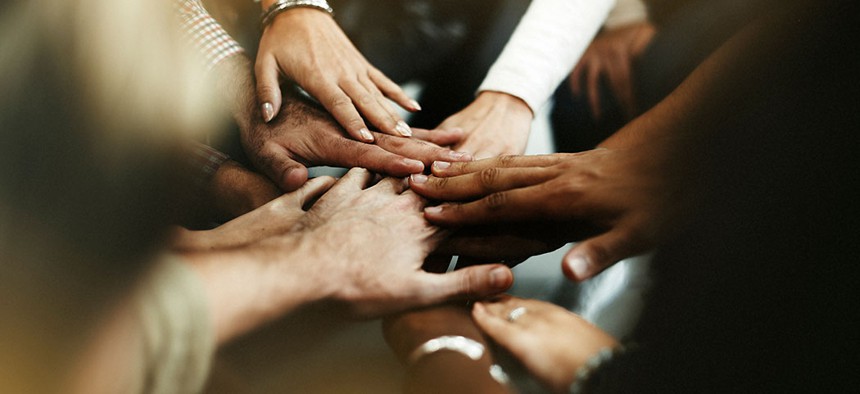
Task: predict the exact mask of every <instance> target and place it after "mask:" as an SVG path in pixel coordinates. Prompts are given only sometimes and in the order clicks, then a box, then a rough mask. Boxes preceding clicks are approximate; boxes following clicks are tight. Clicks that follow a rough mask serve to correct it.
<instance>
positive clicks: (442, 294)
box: [419, 264, 514, 305]
mask: <svg viewBox="0 0 860 394" xmlns="http://www.w3.org/2000/svg"><path fill="white" fill-rule="evenodd" d="M425 278H426V281H427V282H429V283H426V285H425V286H423V289H424V290H423V291H422V293H423V294H422V296H423V299H422V301H423V303H424V304H425V305H432V304H438V303H440V302H445V301H452V300H463V299H480V298H486V297H489V296H492V295H496V294H500V293H502V292H504V291H505V290H507V289H509V288H510V287H511V285H512V284H513V283H514V274H513V272H511V269H510V268H508V267H506V266H504V265H501V264H492V265H480V266H474V267H467V268H463V269H460V270H456V271H453V272H449V273H446V274H426V277H425ZM419 288H422V287H419Z"/></svg>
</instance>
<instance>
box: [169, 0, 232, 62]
mask: <svg viewBox="0 0 860 394" xmlns="http://www.w3.org/2000/svg"><path fill="white" fill-rule="evenodd" d="M175 5H176V11H177V13H178V14H179V18H180V29H181V31H182V32H183V34H184V37H185V39H186V40H187V41H188V43H189V44H190V45H192V46H193V47H195V48H197V49H198V50H199V51H200V54H201V55H202V56H203V61H204V63H205V65H206V68H207V69H209V70H211V69H212V68H214V67H215V66H217V65H218V64H219V63H221V62H222V61H224V60H225V59H227V58H229V57H230V56H234V55H237V54H240V53H243V52H244V49H242V47H241V46H240V45H239V43H238V42H236V40H234V39H233V38H232V37H231V36H230V35H229V34H227V31H225V30H224V28H223V27H221V25H220V24H219V23H218V22H217V21H215V19H214V18H212V16H211V15H209V12H207V11H206V9H205V8H204V7H203V4H200V0H176V3H175Z"/></svg>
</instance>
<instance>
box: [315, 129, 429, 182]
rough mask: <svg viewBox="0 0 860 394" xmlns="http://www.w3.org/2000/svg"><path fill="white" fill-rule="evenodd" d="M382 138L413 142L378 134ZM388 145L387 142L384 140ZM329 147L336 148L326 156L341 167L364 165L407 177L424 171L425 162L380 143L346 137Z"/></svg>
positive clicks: (392, 174)
mask: <svg viewBox="0 0 860 394" xmlns="http://www.w3.org/2000/svg"><path fill="white" fill-rule="evenodd" d="M376 137H377V138H380V139H381V140H387V139H392V138H393V139H398V140H401V141H407V142H412V140H411V139H406V138H399V137H391V136H388V135H385V134H379V133H377V134H376ZM380 142H382V141H380ZM383 145H387V142H383ZM329 148H332V149H335V150H334V151H331V152H329V154H328V155H326V157H330V158H331V161H330V163H329V164H330V165H333V166H339V167H363V168H367V169H368V170H371V171H373V172H378V173H382V174H387V175H391V176H396V177H405V176H409V175H410V174H417V173H420V172H422V171H424V163H423V162H421V161H419V160H415V159H410V158H409V157H404V156H410V155H406V154H404V155H403V156H401V155H399V154H396V153H392V152H389V151H388V150H387V149H384V148H383V147H380V146H378V145H371V144H362V143H360V142H355V141H352V140H347V139H344V140H342V143H337V144H333V145H332V146H330V147H329ZM440 149H441V148H440Z"/></svg>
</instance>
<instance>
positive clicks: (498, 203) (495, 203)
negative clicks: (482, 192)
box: [486, 192, 509, 211]
mask: <svg viewBox="0 0 860 394" xmlns="http://www.w3.org/2000/svg"><path fill="white" fill-rule="evenodd" d="M508 199H509V197H508V194H507V193H505V192H499V193H493V194H490V195H489V196H487V197H486V207H487V209H488V210H490V211H498V210H502V209H504V207H505V206H506V205H507V203H508Z"/></svg>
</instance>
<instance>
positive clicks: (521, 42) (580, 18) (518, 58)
mask: <svg viewBox="0 0 860 394" xmlns="http://www.w3.org/2000/svg"><path fill="white" fill-rule="evenodd" d="M614 3H615V1H614V0H533V1H532V3H531V5H529V8H528V10H527V11H526V13H525V15H523V18H522V20H520V23H519V25H517V28H516V30H515V31H514V34H513V35H512V36H511V38H510V40H509V41H508V43H507V45H505V49H504V50H503V51H502V54H501V55H500V56H499V58H498V59H497V60H496V62H495V63H493V66H492V67H491V68H490V71H489V72H488V73H487V76H486V78H485V79H484V82H483V83H482V84H481V86H480V87H479V88H478V91H497V92H504V93H507V94H510V95H513V96H516V97H519V98H521V99H522V100H523V101H525V102H526V104H528V106H529V107H530V108H531V110H532V112H534V113H537V111H538V110H539V109H540V107H541V106H543V104H544V103H545V102H546V101H547V99H549V97H550V96H551V95H552V93H553V92H554V91H555V88H556V87H557V86H558V84H559V83H561V81H562V80H564V78H565V77H566V76H567V75H568V74H569V73H570V71H571V70H572V69H573V66H575V65H576V62H578V61H579V58H580V57H582V54H583V52H585V49H586V48H588V45H589V44H590V43H591V40H592V39H593V38H594V35H595V34H597V31H598V30H599V29H600V26H601V25H603V22H604V20H605V19H606V16H607V14H609V10H610V8H612V6H613V4H614Z"/></svg>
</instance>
